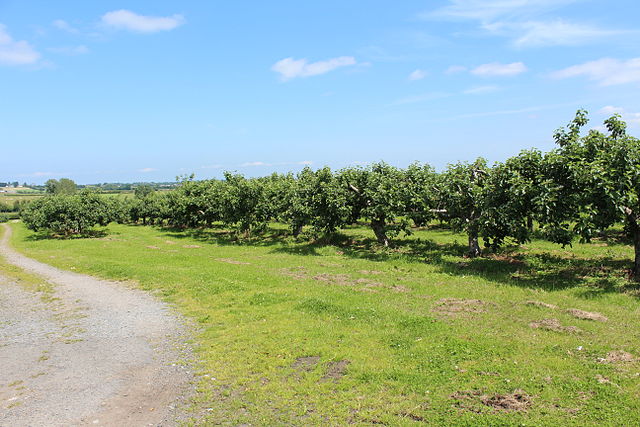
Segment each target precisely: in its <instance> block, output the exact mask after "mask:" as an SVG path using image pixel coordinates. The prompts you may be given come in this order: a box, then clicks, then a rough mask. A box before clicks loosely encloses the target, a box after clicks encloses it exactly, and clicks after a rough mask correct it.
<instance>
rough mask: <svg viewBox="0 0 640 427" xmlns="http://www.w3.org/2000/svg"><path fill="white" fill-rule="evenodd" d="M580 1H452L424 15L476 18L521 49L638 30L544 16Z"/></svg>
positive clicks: (571, 43)
mask: <svg viewBox="0 0 640 427" xmlns="http://www.w3.org/2000/svg"><path fill="white" fill-rule="evenodd" d="M578 1H581V0H450V1H449V4H448V5H447V6H445V7H442V8H440V9H437V10H435V11H432V12H427V13H423V14H421V17H423V18H425V19H444V20H469V21H477V22H478V24H479V27H480V28H481V29H483V30H485V31H487V32H489V33H491V34H493V35H498V36H504V37H509V38H511V40H512V41H511V43H512V45H513V46H515V47H518V48H525V47H539V46H573V45H578V44H582V43H585V42H589V41H593V40H598V39H602V38H605V37H611V36H615V35H621V34H625V33H631V32H633V33H637V31H621V30H606V29H601V28H597V27H594V26H592V25H586V24H580V23H573V22H568V21H565V20H562V19H545V18H544V17H543V15H545V14H548V13H549V12H552V11H554V10H555V9H558V8H560V7H562V6H565V5H567V4H571V3H576V2H578Z"/></svg>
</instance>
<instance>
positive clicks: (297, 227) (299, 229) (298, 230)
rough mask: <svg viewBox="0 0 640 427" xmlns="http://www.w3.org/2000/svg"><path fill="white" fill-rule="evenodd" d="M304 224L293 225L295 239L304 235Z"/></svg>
mask: <svg viewBox="0 0 640 427" xmlns="http://www.w3.org/2000/svg"><path fill="white" fill-rule="evenodd" d="M302 227H303V224H302V223H300V224H293V237H298V236H299V235H300V233H302Z"/></svg>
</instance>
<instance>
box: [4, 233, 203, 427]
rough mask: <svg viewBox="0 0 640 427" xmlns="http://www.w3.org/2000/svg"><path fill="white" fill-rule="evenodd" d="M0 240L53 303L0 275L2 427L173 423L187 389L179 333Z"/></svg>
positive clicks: (177, 325) (163, 312)
mask: <svg viewBox="0 0 640 427" xmlns="http://www.w3.org/2000/svg"><path fill="white" fill-rule="evenodd" d="M3 226H4V227H5V229H6V232H5V234H4V237H3V239H2V240H1V241H0V254H1V255H3V256H4V258H5V259H2V258H0V262H5V260H6V261H7V262H9V263H11V264H15V265H17V266H19V267H21V268H23V269H24V270H26V271H28V272H31V273H34V274H37V275H39V276H41V277H43V278H44V279H46V280H47V281H49V282H50V283H52V284H53V285H54V292H53V294H52V295H51V297H53V299H52V300H50V299H45V300H43V298H42V295H39V294H37V293H34V292H30V291H27V290H24V289H23V288H21V287H20V286H18V285H16V284H15V283H12V282H11V281H10V280H9V279H7V278H5V277H2V276H0V426H2V427H4V426H7V427H8V426H11V427H14V426H62V425H65V426H67V425H86V424H89V425H110V426H146V425H163V426H165V425H174V424H176V420H177V419H178V418H182V414H181V411H180V409H179V408H180V406H181V402H182V399H183V398H184V396H185V395H187V394H188V393H189V392H190V390H191V389H192V385H190V381H191V379H192V375H191V374H190V372H189V367H188V366H186V363H185V360H187V359H188V358H189V355H190V351H189V348H188V346H186V345H185V344H184V340H185V337H186V335H187V334H186V328H185V327H184V326H183V323H182V322H181V320H180V319H179V318H178V316H176V315H175V314H174V313H173V312H172V310H171V309H170V308H169V307H167V306H166V305H165V304H163V303H161V302H159V301H158V300H157V299H155V298H153V297H152V296H150V295H149V294H147V293H145V292H142V291H139V290H133V289H129V288H127V287H125V286H124V285H123V284H119V283H114V282H109V281H104V280H98V279H95V278H93V277H89V276H85V275H80V274H76V273H71V272H66V271H62V270H58V269H56V268H53V267H51V266H48V265H46V264H42V263H40V262H37V261H34V260H32V259H30V258H27V257H25V256H23V255H20V254H18V253H16V252H15V251H14V250H12V249H11V248H10V247H9V246H8V244H7V242H8V240H9V237H10V234H11V229H10V228H9V227H8V226H7V225H6V224H3Z"/></svg>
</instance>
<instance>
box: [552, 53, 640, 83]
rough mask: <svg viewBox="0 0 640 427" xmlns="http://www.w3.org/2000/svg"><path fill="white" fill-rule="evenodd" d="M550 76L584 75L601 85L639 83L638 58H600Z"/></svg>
mask: <svg viewBox="0 0 640 427" xmlns="http://www.w3.org/2000/svg"><path fill="white" fill-rule="evenodd" d="M551 76H552V77H554V78H557V79H564V78H569V77H578V76H585V77H587V78H588V79H589V80H593V81H595V82H597V83H598V84H599V85H601V86H613V85H620V84H626V83H640V58H632V59H629V60H626V61H621V60H619V59H613V58H602V59H598V60H596V61H589V62H585V63H584V64H578V65H574V66H571V67H568V68H565V69H563V70H560V71H556V72H555V73H552V74H551Z"/></svg>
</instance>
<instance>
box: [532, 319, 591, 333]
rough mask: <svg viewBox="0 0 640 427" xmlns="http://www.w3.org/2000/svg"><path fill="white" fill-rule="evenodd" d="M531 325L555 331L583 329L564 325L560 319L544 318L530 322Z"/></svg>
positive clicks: (579, 330) (577, 330) (535, 327)
mask: <svg viewBox="0 0 640 427" xmlns="http://www.w3.org/2000/svg"><path fill="white" fill-rule="evenodd" d="M529 327H531V328H533V329H545V330H547V331H554V332H573V333H576V332H582V330H581V329H580V328H578V327H576V326H562V324H561V323H560V321H559V320H558V319H542V320H540V321H538V322H531V323H529Z"/></svg>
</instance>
